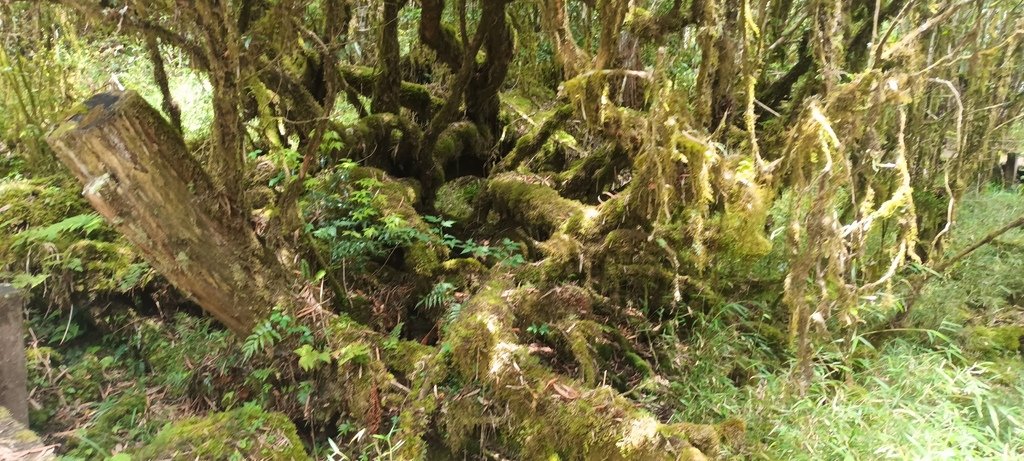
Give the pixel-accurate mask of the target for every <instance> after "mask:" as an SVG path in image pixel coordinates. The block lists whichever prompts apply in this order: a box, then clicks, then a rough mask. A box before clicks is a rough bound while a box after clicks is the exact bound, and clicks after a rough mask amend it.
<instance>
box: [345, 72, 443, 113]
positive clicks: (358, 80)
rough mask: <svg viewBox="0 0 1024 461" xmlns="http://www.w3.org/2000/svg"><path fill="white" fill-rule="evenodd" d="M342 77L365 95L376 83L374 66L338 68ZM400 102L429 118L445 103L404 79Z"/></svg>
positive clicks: (399, 90)
mask: <svg viewBox="0 0 1024 461" xmlns="http://www.w3.org/2000/svg"><path fill="white" fill-rule="evenodd" d="M338 71H339V73H340V75H341V78H343V79H345V82H346V83H348V84H349V85H350V86H351V87H352V89H354V90H355V91H358V92H359V93H360V94H363V95H370V94H373V89H374V86H375V84H376V77H375V72H374V70H373V69H372V68H369V67H362V66H344V67H340V68H339V69H338ZM398 103H399V105H401V106H402V107H404V108H406V109H409V110H411V111H413V113H415V114H416V116H417V117H420V118H421V119H423V120H429V119H430V116H431V115H432V114H433V113H434V112H435V111H436V110H437V109H439V108H440V107H441V105H443V104H444V101H443V100H442V99H441V98H438V97H435V96H434V95H433V94H432V93H431V92H430V90H429V89H428V88H427V87H425V86H423V85H418V84H416V83H411V82H406V81H402V82H400V83H399V84H398Z"/></svg>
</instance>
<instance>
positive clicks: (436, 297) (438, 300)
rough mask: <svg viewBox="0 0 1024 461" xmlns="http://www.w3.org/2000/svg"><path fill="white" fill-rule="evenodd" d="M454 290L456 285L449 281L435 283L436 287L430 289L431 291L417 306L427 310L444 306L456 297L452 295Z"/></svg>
mask: <svg viewBox="0 0 1024 461" xmlns="http://www.w3.org/2000/svg"><path fill="white" fill-rule="evenodd" d="M454 292H455V285H453V284H451V283H448V282H441V283H438V284H437V285H434V288H431V289H430V293H427V295H426V296H424V297H423V299H421V300H420V302H418V303H416V307H418V308H423V309H427V310H433V309H437V308H439V307H443V306H444V305H445V304H448V303H449V302H451V301H452V300H453V299H454V298H453V296H452V294H453V293H454Z"/></svg>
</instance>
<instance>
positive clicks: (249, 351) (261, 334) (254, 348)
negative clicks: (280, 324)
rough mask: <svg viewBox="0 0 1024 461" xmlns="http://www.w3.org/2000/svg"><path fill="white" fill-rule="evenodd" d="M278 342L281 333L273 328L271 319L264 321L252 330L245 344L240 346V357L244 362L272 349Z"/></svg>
mask: <svg viewBox="0 0 1024 461" xmlns="http://www.w3.org/2000/svg"><path fill="white" fill-rule="evenodd" d="M280 340H281V333H278V332H277V329H276V328H274V323H273V321H272V319H267V320H264V321H263V322H262V323H260V324H259V325H256V328H253V329H252V333H251V334H249V336H248V337H247V338H245V343H244V344H242V356H243V357H244V359H245V360H249V359H250V358H252V356H253V355H256V353H257V352H259V351H264V350H267V349H268V348H271V347H274V344H277V341H280Z"/></svg>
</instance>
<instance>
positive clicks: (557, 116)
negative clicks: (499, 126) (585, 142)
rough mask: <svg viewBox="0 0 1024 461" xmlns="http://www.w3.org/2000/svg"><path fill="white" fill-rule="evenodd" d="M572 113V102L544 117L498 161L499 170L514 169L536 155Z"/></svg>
mask: <svg viewBox="0 0 1024 461" xmlns="http://www.w3.org/2000/svg"><path fill="white" fill-rule="evenodd" d="M572 113H573V106H572V105H570V104H565V105H562V106H559V107H558V108H556V109H555V111H554V112H553V113H552V114H551V115H550V116H548V118H546V119H544V122H543V123H541V124H540V125H539V126H537V127H536V128H535V129H534V130H533V131H531V132H529V133H527V134H526V135H524V136H523V137H521V138H519V140H518V141H516V146H515V148H513V149H512V152H509V153H508V155H506V156H505V158H503V159H501V162H500V163H498V166H497V170H498V171H509V170H513V169H515V168H516V167H517V166H519V164H520V163H522V162H524V161H526V160H527V159H529V158H531V157H533V156H534V155H536V154H537V151H539V150H540V149H541V148H542V147H544V143H546V142H548V139H551V135H553V134H555V130H557V129H559V128H561V126H562V124H564V123H565V121H566V120H569V117H571V116H572Z"/></svg>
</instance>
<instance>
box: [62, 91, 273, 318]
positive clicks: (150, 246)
mask: <svg viewBox="0 0 1024 461" xmlns="http://www.w3.org/2000/svg"><path fill="white" fill-rule="evenodd" d="M48 141H49V143H50V145H51V146H52V147H53V150H54V151H55V152H56V153H57V156H58V157H59V158H60V160H61V161H62V162H63V163H64V164H65V165H66V166H67V167H68V168H69V169H70V170H71V172H72V173H73V174H74V175H75V176H76V177H77V178H78V179H79V181H81V182H82V184H83V185H84V189H83V190H82V195H83V196H84V197H85V198H86V199H87V200H88V201H89V203H90V204H92V206H93V208H95V209H96V210H97V211H98V212H99V213H100V214H102V215H103V216H104V217H105V218H106V219H107V220H108V221H109V222H110V223H111V224H112V225H113V226H114V227H115V228H117V230H118V231H120V232H121V233H122V234H124V235H125V237H127V238H128V240H130V241H131V242H132V243H133V244H134V245H135V246H136V248H138V249H139V250H140V251H141V252H142V253H143V255H145V257H146V260H147V261H148V262H149V263H150V264H151V265H153V267H154V268H155V269H157V270H158V271H159V272H160V273H162V274H163V275H164V276H165V277H167V279H168V280H169V281H170V282H171V283H173V284H174V285H175V286H176V287H178V288H179V289H181V290H182V291H184V292H185V293H187V294H188V295H190V296H191V297H192V298H193V299H194V300H195V301H196V302H197V303H198V304H199V305H200V306H201V307H202V308H203V309H205V310H206V311H207V312H209V313H210V314H211V315H213V316H214V317H216V318H217V319H218V320H219V321H221V322H222V323H224V324H225V325H227V326H228V327H229V328H231V329H232V330H234V331H236V332H246V331H248V330H249V329H250V328H251V327H252V326H253V324H254V323H255V322H256V321H257V320H258V319H260V318H261V317H262V316H263V315H264V314H265V313H266V312H268V311H269V309H271V308H272V307H273V306H274V305H275V304H276V303H278V302H279V301H281V299H282V298H283V297H284V292H285V291H286V288H287V287H288V283H287V282H286V278H285V277H284V273H283V269H282V268H281V267H282V266H281V265H280V264H278V263H276V261H274V257H273V255H272V254H271V253H270V252H269V251H267V250H266V249H265V248H264V247H263V246H262V245H261V244H260V243H259V241H258V240H257V239H256V236H255V234H254V232H253V231H252V229H251V226H250V225H249V223H248V222H247V221H246V220H245V219H243V218H241V217H239V216H237V215H236V214H234V213H231V212H230V211H229V210H231V207H232V205H231V203H230V199H229V198H228V197H226V196H225V193H224V192H223V191H221V190H218V189H217V188H216V187H215V186H214V184H213V182H212V181H211V180H210V177H209V176H207V174H206V173H205V172H204V171H203V169H202V168H201V167H200V165H199V163H198V162H197V161H196V160H195V159H194V158H193V157H192V156H191V155H189V153H188V151H187V150H186V148H185V145H184V143H183V141H182V139H181V137H180V136H178V134H177V132H176V131H175V130H174V128H173V127H171V126H170V125H169V124H168V123H167V122H166V121H165V120H164V119H163V117H161V115H160V113H159V112H157V111H156V110H155V109H154V108H152V107H151V106H150V105H149V104H147V103H146V102H145V100H143V99H142V97H141V96H139V95H138V94H136V93H134V92H126V93H121V92H117V93H101V94H98V95H96V96H94V97H92V98H91V99H90V100H89V101H87V102H86V103H85V105H84V107H81V108H80V110H78V111H77V113H76V114H75V115H73V116H71V117H70V118H68V119H67V120H66V121H65V122H64V123H63V124H62V125H61V126H60V127H59V128H58V129H57V130H56V131H55V132H54V133H53V134H51V135H50V137H49V138H48Z"/></svg>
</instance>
